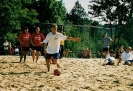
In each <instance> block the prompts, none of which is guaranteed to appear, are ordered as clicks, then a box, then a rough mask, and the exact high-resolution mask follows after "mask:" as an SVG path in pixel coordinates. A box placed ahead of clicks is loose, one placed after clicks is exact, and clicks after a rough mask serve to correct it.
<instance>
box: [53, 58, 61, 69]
mask: <svg viewBox="0 0 133 91" xmlns="http://www.w3.org/2000/svg"><path fill="white" fill-rule="evenodd" d="M53 60H54V64H56V65H57V68H59V67H60V66H59V64H58V62H57V59H53Z"/></svg>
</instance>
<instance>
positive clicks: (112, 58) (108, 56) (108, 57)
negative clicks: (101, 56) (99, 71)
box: [106, 53, 115, 61]
mask: <svg viewBox="0 0 133 91" xmlns="http://www.w3.org/2000/svg"><path fill="white" fill-rule="evenodd" d="M108 59H111V60H112V61H114V60H115V58H114V57H111V56H110V54H109V53H108V55H107V56H106V60H108Z"/></svg>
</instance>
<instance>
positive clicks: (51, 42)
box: [43, 32, 67, 54]
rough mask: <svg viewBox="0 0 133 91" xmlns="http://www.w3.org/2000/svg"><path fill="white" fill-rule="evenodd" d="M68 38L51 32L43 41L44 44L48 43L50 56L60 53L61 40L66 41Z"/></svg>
mask: <svg viewBox="0 0 133 91" xmlns="http://www.w3.org/2000/svg"><path fill="white" fill-rule="evenodd" d="M66 39H67V36H64V35H63V34H61V33H59V32H56V34H55V35H53V34H52V32H50V33H49V34H47V36H46V39H45V40H44V41H43V43H48V46H47V49H46V51H47V53H49V54H54V53H59V49H60V41H61V40H66Z"/></svg>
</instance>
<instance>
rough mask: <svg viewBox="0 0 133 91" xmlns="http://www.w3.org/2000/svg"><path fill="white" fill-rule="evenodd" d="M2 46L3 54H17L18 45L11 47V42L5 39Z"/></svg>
mask: <svg viewBox="0 0 133 91" xmlns="http://www.w3.org/2000/svg"><path fill="white" fill-rule="evenodd" d="M3 47H4V55H19V49H18V47H12V44H11V42H8V41H7V40H5V42H4V43H3Z"/></svg>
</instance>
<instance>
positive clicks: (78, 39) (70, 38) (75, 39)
mask: <svg viewBox="0 0 133 91" xmlns="http://www.w3.org/2000/svg"><path fill="white" fill-rule="evenodd" d="M66 40H73V41H80V40H81V39H80V38H78V37H76V38H73V37H67V39H66Z"/></svg>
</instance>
